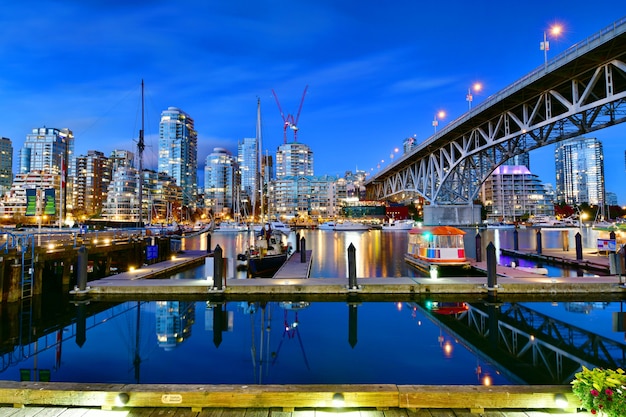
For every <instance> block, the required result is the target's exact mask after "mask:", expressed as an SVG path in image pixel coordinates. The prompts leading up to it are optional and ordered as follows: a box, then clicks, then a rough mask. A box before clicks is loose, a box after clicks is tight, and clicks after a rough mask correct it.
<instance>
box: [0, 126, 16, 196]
mask: <svg viewBox="0 0 626 417" xmlns="http://www.w3.org/2000/svg"><path fill="white" fill-rule="evenodd" d="M12 181H13V144H12V143H11V139H9V138H2V137H0V196H1V195H3V194H4V193H6V192H7V191H9V189H10V188H11V182H12Z"/></svg>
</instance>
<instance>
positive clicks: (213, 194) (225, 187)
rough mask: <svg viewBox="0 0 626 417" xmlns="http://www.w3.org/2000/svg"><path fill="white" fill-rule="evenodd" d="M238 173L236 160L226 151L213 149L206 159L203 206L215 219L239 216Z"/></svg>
mask: <svg viewBox="0 0 626 417" xmlns="http://www.w3.org/2000/svg"><path fill="white" fill-rule="evenodd" d="M238 172H239V170H238V168H237V160H236V159H235V157H233V156H232V155H231V154H230V152H228V151H227V150H226V149H223V148H215V149H213V152H212V153H210V154H209V155H208V156H207V158H206V164H205V166H204V198H205V200H206V201H205V206H206V207H207V208H210V209H211V210H213V213H215V215H216V216H217V217H221V216H228V215H230V214H233V215H235V216H237V215H238V214H240V213H239V210H240V207H239V190H240V185H239V179H238Z"/></svg>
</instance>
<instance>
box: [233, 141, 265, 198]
mask: <svg viewBox="0 0 626 417" xmlns="http://www.w3.org/2000/svg"><path fill="white" fill-rule="evenodd" d="M237 163H238V164H239V170H240V172H241V188H242V190H243V192H244V193H245V195H246V196H247V200H248V201H249V202H250V205H251V207H254V206H255V205H256V204H257V203H258V201H257V199H258V198H259V196H258V193H259V176H260V175H259V173H260V169H259V146H258V141H257V138H243V139H242V140H241V142H239V144H238V146H237Z"/></svg>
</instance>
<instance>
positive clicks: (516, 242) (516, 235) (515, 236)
mask: <svg viewBox="0 0 626 417" xmlns="http://www.w3.org/2000/svg"><path fill="white" fill-rule="evenodd" d="M513 250H519V232H518V231H517V227H516V228H515V229H513Z"/></svg>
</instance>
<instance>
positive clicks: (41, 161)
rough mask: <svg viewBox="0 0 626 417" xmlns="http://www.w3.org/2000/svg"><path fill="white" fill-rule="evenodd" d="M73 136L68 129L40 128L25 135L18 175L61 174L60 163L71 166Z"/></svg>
mask: <svg viewBox="0 0 626 417" xmlns="http://www.w3.org/2000/svg"><path fill="white" fill-rule="evenodd" d="M73 154H74V134H73V133H72V131H71V130H69V129H56V128H48V127H41V128H35V129H33V130H32V132H31V133H30V134H28V135H26V141H25V142H24V146H23V147H22V149H21V150H20V156H19V158H20V173H21V174H26V173H29V172H31V171H44V172H47V173H51V174H59V173H61V169H62V168H61V165H62V161H65V166H72V165H73V156H72V155H73Z"/></svg>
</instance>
